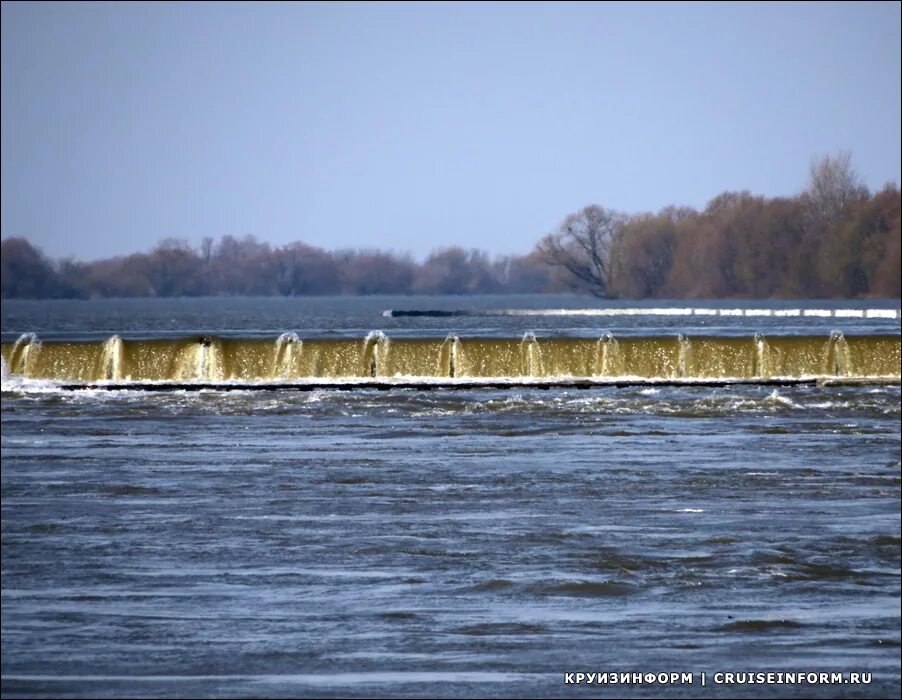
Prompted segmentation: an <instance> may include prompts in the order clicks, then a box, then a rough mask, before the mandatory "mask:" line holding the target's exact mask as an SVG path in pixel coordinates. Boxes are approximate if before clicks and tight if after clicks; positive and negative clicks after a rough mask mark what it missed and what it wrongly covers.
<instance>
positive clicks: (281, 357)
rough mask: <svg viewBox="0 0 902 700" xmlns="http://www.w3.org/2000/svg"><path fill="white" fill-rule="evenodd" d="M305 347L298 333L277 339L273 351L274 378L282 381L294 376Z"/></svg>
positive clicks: (283, 335) (285, 334)
mask: <svg viewBox="0 0 902 700" xmlns="http://www.w3.org/2000/svg"><path fill="white" fill-rule="evenodd" d="M303 351H304V345H303V342H302V341H301V339H300V338H298V334H297V333H283V334H282V335H280V336H279V337H278V338H276V346H275V349H274V351H273V362H272V376H273V377H278V378H282V379H286V378H288V377H291V376H293V374H294V373H295V366H296V363H297V360H298V358H299V357H300V355H301V353H302V352H303Z"/></svg>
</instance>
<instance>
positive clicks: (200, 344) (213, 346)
mask: <svg viewBox="0 0 902 700" xmlns="http://www.w3.org/2000/svg"><path fill="white" fill-rule="evenodd" d="M172 374H173V376H174V378H175V379H178V380H183V381H184V380H188V381H222V380H223V379H225V371H224V366H223V361H222V345H221V342H220V341H219V339H218V338H214V337H212V336H209V335H204V336H201V337H200V338H197V339H195V340H194V341H193V342H189V343H187V344H186V345H183V346H182V347H180V348H179V351H178V352H177V353H176V356H175V359H174V362H173V367H172Z"/></svg>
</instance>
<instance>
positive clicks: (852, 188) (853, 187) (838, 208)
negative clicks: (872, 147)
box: [805, 151, 869, 224]
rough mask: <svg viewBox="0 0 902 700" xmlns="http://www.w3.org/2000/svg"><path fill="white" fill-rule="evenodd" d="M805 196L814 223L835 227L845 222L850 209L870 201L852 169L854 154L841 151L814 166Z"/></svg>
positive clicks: (813, 162) (812, 166)
mask: <svg viewBox="0 0 902 700" xmlns="http://www.w3.org/2000/svg"><path fill="white" fill-rule="evenodd" d="M805 194H807V195H808V203H809V205H808V208H809V216H810V217H811V219H813V220H814V221H817V222H821V223H825V224H832V223H835V222H837V221H839V219H841V218H842V214H843V211H844V210H845V208H846V206H848V205H849V204H850V203H851V202H857V201H861V200H862V199H867V198H868V194H869V193H868V189H867V187H865V186H864V183H863V182H862V181H861V178H860V177H859V175H858V173H856V172H855V170H854V168H853V167H852V154H851V153H850V152H849V151H840V152H839V153H837V154H836V155H835V156H829V155H826V156H824V157H823V158H820V159H819V160H813V161H812V162H811V169H810V171H809V178H808V188H807V189H806V190H805Z"/></svg>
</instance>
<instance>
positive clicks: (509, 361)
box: [2, 332, 900, 382]
mask: <svg viewBox="0 0 902 700" xmlns="http://www.w3.org/2000/svg"><path fill="white" fill-rule="evenodd" d="M2 356H3V362H4V363H5V365H6V368H7V371H8V372H10V373H11V374H15V375H22V376H25V377H31V378H35V379H56V380H64V381H84V382H88V381H105V380H112V381H182V382H183V381H206V382H210V381H214V382H215V381H273V380H276V381H278V380H293V379H317V378H320V379H341V378H373V377H381V378H402V377H422V378H438V377H441V378H448V377H461V378H482V379H490V378H514V379H516V378H527V377H535V378H543V377H545V378H552V377H563V378H597V379H611V378H618V377H638V378H644V379H743V380H748V379H755V378H760V379H769V378H775V377H780V378H782V377H787V378H811V377H837V376H838V377H883V378H894V379H895V378H899V376H900V340H899V336H888V335H881V336H860V337H848V338H847V337H844V336H843V335H842V334H841V333H838V332H834V333H833V334H832V335H831V336H829V337H828V336H804V337H764V336H761V335H756V336H755V337H754V338H716V337H700V338H685V337H683V336H678V337H673V336H670V337H646V338H620V339H616V338H614V337H613V336H611V335H610V334H606V335H604V336H602V337H601V338H598V339H592V338H539V339H537V338H535V337H534V336H533V335H532V334H531V333H528V334H526V335H525V336H524V337H523V338H520V339H497V338H492V339H488V338H457V337H455V336H449V337H448V338H444V339H438V338H425V339H423V338H420V339H394V338H389V337H387V336H385V335H383V334H381V333H373V334H370V335H369V336H367V337H366V338H364V339H360V340H355V339H338V340H317V339H313V340H302V339H300V338H298V336H297V335H296V334H294V333H286V334H283V335H282V336H280V337H279V338H277V339H246V338H218V337H214V336H200V337H198V336H195V337H190V338H179V339H166V340H163V339H160V340H123V339H121V338H120V337H118V336H113V337H111V338H109V339H107V340H106V341H102V342H100V341H94V342H72V341H43V342H42V341H41V340H40V339H38V338H36V337H34V336H33V335H25V336H22V337H21V338H20V339H19V340H17V341H16V342H14V343H3V344H2Z"/></svg>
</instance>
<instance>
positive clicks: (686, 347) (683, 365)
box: [676, 333, 692, 377]
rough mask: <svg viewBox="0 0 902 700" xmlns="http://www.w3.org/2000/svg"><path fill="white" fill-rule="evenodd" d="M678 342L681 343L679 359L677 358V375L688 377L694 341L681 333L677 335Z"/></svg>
mask: <svg viewBox="0 0 902 700" xmlns="http://www.w3.org/2000/svg"><path fill="white" fill-rule="evenodd" d="M677 343H678V344H679V348H680V349H679V356H678V357H679V359H678V360H677V375H676V376H677V377H687V376H689V372H688V365H689V361H690V353H691V352H692V343H691V342H690V341H689V338H688V337H687V336H686V335H685V334H683V333H680V334H679V336H678V337H677Z"/></svg>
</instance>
